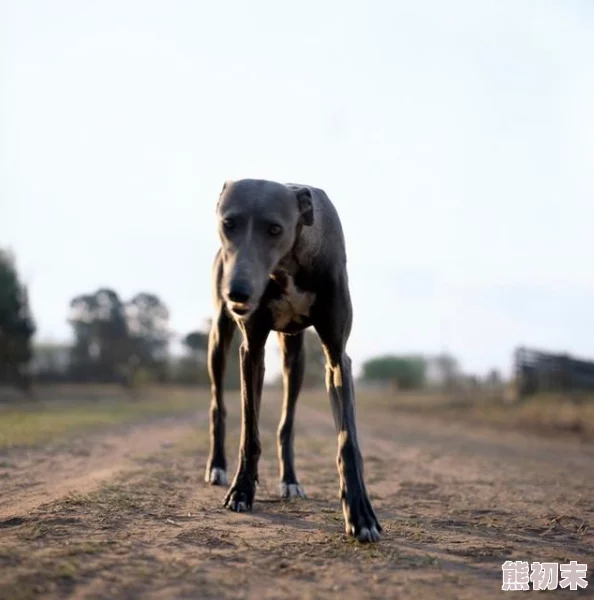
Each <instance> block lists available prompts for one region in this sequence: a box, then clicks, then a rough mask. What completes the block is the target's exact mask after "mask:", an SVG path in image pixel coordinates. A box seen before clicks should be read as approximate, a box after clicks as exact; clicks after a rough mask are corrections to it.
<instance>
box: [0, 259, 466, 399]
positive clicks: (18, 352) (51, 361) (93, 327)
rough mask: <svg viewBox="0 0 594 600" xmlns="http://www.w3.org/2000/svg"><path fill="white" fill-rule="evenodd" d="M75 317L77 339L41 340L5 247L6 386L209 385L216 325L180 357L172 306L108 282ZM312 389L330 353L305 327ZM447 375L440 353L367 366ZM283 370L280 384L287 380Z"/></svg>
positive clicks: (394, 380)
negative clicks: (125, 294) (123, 292)
mask: <svg viewBox="0 0 594 600" xmlns="http://www.w3.org/2000/svg"><path fill="white" fill-rule="evenodd" d="M67 310H68V322H69V324H70V326H71V327H72V334H73V336H72V338H73V341H72V343H70V344H67V345H60V344H34V334H35V332H36V325H35V320H34V318H33V315H32V314H31V310H30V306H29V296H28V292H27V288H26V286H25V285H24V284H23V283H22V281H21V280H20V278H19V274H18V272H17V268H16V263H15V259H14V256H13V255H12V254H11V253H10V252H7V251H2V250H0V383H11V384H16V385H18V386H19V387H22V388H24V389H28V388H29V387H30V385H31V383H32V382H40V383H43V382H79V383H119V384H121V385H123V386H127V387H134V386H136V385H138V384H141V383H148V382H157V383H162V384H165V383H176V384H186V385H208V384H209V379H208V369H207V350H208V332H209V329H210V323H209V322H206V324H205V326H204V328H203V329H196V330H194V331H190V332H187V333H186V334H184V335H183V336H181V338H179V339H180V340H181V342H182V344H181V345H182V348H183V354H182V355H181V356H173V355H172V353H171V351H170V350H171V342H172V340H173V338H174V333H173V332H172V330H171V327H170V311H169V308H168V307H167V305H166V304H165V303H164V302H163V300H162V299H161V298H159V297H158V296H157V295H156V294H153V293H151V292H147V291H140V292H138V293H137V294H135V295H134V296H132V297H131V298H128V299H124V298H122V297H121V296H120V295H119V294H118V293H117V291H116V290H114V289H111V288H108V287H102V288H99V289H96V290H94V291H90V292H86V293H83V294H79V295H77V296H75V297H74V298H72V300H71V302H70V305H69V307H67ZM305 336H306V337H305V353H306V369H305V377H304V383H303V385H304V387H317V386H322V385H324V380H325V356H324V353H323V351H322V347H321V344H320V341H319V339H318V337H317V334H316V333H315V332H314V331H313V329H308V330H307V331H306V332H305ZM240 343H241V338H240V335H239V334H238V333H236V334H235V335H234V337H233V341H232V347H231V349H230V351H229V354H228V359H227V369H226V386H227V387H229V388H238V387H239V345H240ZM432 371H433V372H439V373H440V376H439V377H440V378H441V384H442V385H445V386H447V385H450V384H452V383H453V382H454V380H455V379H456V378H457V377H458V376H459V367H458V364H457V362H456V360H455V359H454V358H453V357H451V356H449V355H447V354H442V355H438V356H436V357H425V356H416V355H412V356H409V355H383V356H377V357H373V358H371V359H369V360H368V361H366V362H365V363H364V364H363V368H362V375H361V378H362V380H363V381H365V382H369V383H371V384H373V383H376V384H380V385H391V386H396V387H398V388H399V389H408V390H410V389H419V388H422V387H425V386H426V385H427V384H428V383H429V382H430V381H431V379H432V376H431V372H432ZM281 381H282V375H279V376H278V379H277V381H276V383H277V384H280V382H281Z"/></svg>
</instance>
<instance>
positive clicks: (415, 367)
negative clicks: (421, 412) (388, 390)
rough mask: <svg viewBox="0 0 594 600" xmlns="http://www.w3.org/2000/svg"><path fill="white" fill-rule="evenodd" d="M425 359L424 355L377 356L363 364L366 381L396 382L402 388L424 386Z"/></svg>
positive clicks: (408, 388)
mask: <svg viewBox="0 0 594 600" xmlns="http://www.w3.org/2000/svg"><path fill="white" fill-rule="evenodd" d="M425 370H426V364H425V359H424V358H423V357H422V356H395V355H384V356H377V357H375V358H372V359H370V360H368V361H366V362H365V363H364V364H363V379H364V380H365V381H370V382H372V381H374V382H384V383H390V382H392V383H394V382H396V383H397V385H398V387H399V388H400V389H405V390H410V389H418V388H421V387H423V385H424V383H425Z"/></svg>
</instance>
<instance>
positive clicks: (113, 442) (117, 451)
mask: <svg viewBox="0 0 594 600" xmlns="http://www.w3.org/2000/svg"><path fill="white" fill-rule="evenodd" d="M204 418H205V415H202V420H204ZM190 431H191V426H190V424H189V423H188V422H187V420H182V419H179V418H178V419H171V420H170V421H169V420H166V419H164V420H161V421H159V422H158V423H155V424H142V425H136V426H132V427H125V428H124V427H122V428H120V431H117V432H107V433H106V432H104V433H102V434H89V435H88V436H86V437H76V438H74V439H72V440H71V441H70V443H69V444H68V446H66V447H63V445H61V447H58V448H44V449H43V450H38V449H35V450H23V451H21V452H17V453H12V454H7V456H6V458H5V459H2V458H1V457H0V481H1V482H2V495H1V496H0V521H6V520H8V519H10V518H11V517H19V516H21V515H23V514H27V513H29V512H31V511H32V510H34V509H35V508H37V507H39V506H40V505H41V504H46V503H48V502H51V501H52V500H57V499H59V498H61V497H63V496H66V495H68V494H70V493H77V494H86V493H88V492H90V491H92V490H94V489H96V488H97V487H98V486H99V485H100V484H102V483H103V482H105V481H108V480H109V479H111V478H113V477H115V476H116V475H118V474H119V473H121V472H122V471H124V470H126V469H130V468H131V467H132V466H133V465H134V464H135V459H137V458H138V457H144V456H147V455H149V454H152V453H154V452H158V450H159V449H160V448H161V447H163V446H168V445H170V444H171V443H173V442H175V441H177V440H178V439H179V438H180V437H182V436H184V435H187V434H188V433H189V432H190Z"/></svg>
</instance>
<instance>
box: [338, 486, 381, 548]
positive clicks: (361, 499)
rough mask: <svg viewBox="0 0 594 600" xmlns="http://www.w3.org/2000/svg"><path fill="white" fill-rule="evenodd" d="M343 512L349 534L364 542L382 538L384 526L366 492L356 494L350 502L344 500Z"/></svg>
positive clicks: (376, 540)
mask: <svg viewBox="0 0 594 600" xmlns="http://www.w3.org/2000/svg"><path fill="white" fill-rule="evenodd" d="M343 513H344V518H345V531H346V534H347V535H348V536H351V537H354V538H356V539H357V541H359V542H361V543H363V544H365V543H370V542H378V541H379V540H380V537H381V536H380V533H381V532H382V530H383V528H382V526H381V525H380V523H379V521H378V519H377V517H376V516H375V512H374V511H373V508H372V506H371V502H370V501H369V498H368V497H367V495H366V494H365V493H364V492H363V493H359V494H355V495H354V498H352V499H351V502H349V503H348V504H347V501H346V500H343Z"/></svg>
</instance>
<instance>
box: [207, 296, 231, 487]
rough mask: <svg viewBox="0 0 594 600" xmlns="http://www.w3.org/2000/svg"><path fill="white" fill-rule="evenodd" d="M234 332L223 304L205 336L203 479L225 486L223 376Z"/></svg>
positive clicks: (225, 412)
mask: <svg viewBox="0 0 594 600" xmlns="http://www.w3.org/2000/svg"><path fill="white" fill-rule="evenodd" d="M234 332H235V323H234V322H233V320H232V319H231V317H229V315H228V314H227V312H226V310H225V308H224V306H223V305H222V304H221V305H220V306H219V309H218V312H217V315H216V316H215V319H214V320H213V322H212V326H211V328H210V334H209V336H208V374H209V377H210V386H211V388H210V389H211V400H210V455H209V457H208V462H207V463H206V473H205V475H204V479H205V481H206V482H207V483H211V484H213V485H227V459H226V456H225V417H226V414H227V411H226V409H225V403H224V400H223V378H224V376H225V366H226V363H227V353H228V351H229V346H230V345H231V341H232V339H233V333H234Z"/></svg>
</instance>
